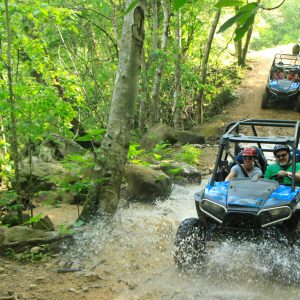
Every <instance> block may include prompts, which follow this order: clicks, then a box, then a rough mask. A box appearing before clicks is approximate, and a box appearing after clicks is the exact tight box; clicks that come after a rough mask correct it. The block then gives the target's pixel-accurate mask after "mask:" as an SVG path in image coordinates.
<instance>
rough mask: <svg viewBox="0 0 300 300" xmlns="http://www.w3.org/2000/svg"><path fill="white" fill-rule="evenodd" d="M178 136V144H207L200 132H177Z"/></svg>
mask: <svg viewBox="0 0 300 300" xmlns="http://www.w3.org/2000/svg"><path fill="white" fill-rule="evenodd" d="M177 136H178V142H179V143H180V144H182V145H186V144H204V143H205V137H204V136H203V135H201V134H200V133H199V132H195V131H189V130H183V131H177Z"/></svg>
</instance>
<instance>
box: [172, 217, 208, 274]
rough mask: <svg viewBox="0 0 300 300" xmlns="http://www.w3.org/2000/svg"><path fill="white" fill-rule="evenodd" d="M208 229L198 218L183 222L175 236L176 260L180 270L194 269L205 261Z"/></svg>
mask: <svg viewBox="0 0 300 300" xmlns="http://www.w3.org/2000/svg"><path fill="white" fill-rule="evenodd" d="M205 244H206V228H205V226H204V222H202V221H201V220H200V219H198V218H189V219H186V220H184V221H183V222H181V224H180V225H179V227H178V229H177V232H176V236H175V251H174V260H175V263H176V265H177V267H179V268H180V269H187V268H188V269H192V268H194V267H196V266H198V265H199V264H200V265H201V261H202V260H203V255H204V250H205Z"/></svg>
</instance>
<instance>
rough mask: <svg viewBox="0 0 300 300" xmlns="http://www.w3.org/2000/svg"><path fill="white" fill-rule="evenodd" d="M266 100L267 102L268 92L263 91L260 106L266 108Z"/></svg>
mask: <svg viewBox="0 0 300 300" xmlns="http://www.w3.org/2000/svg"><path fill="white" fill-rule="evenodd" d="M268 102H269V94H268V93H267V92H265V93H264V94H263V97H262V101H261V108H262V109H266V108H268Z"/></svg>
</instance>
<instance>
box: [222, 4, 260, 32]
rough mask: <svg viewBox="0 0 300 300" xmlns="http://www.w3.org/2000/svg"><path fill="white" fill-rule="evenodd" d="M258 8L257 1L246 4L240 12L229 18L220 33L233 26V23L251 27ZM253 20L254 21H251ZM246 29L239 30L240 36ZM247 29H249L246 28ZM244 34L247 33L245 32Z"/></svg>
mask: <svg viewBox="0 0 300 300" xmlns="http://www.w3.org/2000/svg"><path fill="white" fill-rule="evenodd" d="M257 10H258V5H257V3H248V4H246V5H244V6H242V7H241V8H240V9H239V10H238V12H237V13H236V14H235V16H233V17H232V18H230V19H228V20H227V21H226V22H225V23H224V24H223V25H222V26H221V27H220V28H219V31H218V33H220V32H223V31H225V30H226V29H228V28H229V27H231V26H232V25H233V24H235V23H238V24H239V25H241V27H243V26H244V25H246V24H247V25H246V28H249V27H250V26H251V25H252V24H253V22H254V16H255V14H256V12H257ZM251 20H252V21H251ZM243 30H244V29H240V30H239V32H238V36H240V35H241V34H242V33H243ZM246 31H247V30H246ZM246 31H244V33H243V35H244V34H245V32H246Z"/></svg>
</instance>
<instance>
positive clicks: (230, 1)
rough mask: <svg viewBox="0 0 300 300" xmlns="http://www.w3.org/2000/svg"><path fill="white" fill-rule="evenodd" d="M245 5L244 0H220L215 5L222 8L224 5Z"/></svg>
mask: <svg viewBox="0 0 300 300" xmlns="http://www.w3.org/2000/svg"><path fill="white" fill-rule="evenodd" d="M241 5H243V1H241V0H219V1H218V2H217V3H216V4H215V7H217V8H222V7H228V6H241Z"/></svg>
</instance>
